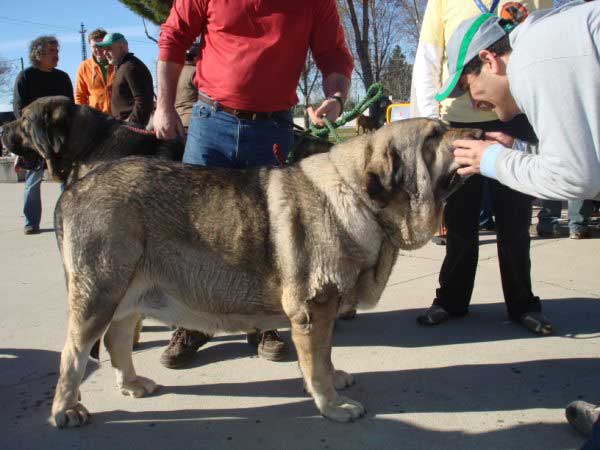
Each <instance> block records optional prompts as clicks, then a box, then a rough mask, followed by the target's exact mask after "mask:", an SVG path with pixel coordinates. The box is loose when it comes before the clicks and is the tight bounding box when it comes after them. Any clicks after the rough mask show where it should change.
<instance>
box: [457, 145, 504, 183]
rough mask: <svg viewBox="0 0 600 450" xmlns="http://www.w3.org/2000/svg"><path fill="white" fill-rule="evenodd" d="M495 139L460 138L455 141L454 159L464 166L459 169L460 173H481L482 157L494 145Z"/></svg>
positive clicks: (464, 174)
mask: <svg viewBox="0 0 600 450" xmlns="http://www.w3.org/2000/svg"><path fill="white" fill-rule="evenodd" d="M494 144H496V142H494V141H475V140H471V139H469V140H467V139H459V140H457V141H454V142H453V143H452V145H454V148H455V150H454V160H455V161H456V162H457V163H458V164H460V165H461V166H463V167H462V168H460V169H458V174H459V175H461V176H467V175H475V174H479V173H481V170H480V166H481V159H482V158H483V154H484V153H485V150H486V149H487V148H488V147H489V146H490V145H494Z"/></svg>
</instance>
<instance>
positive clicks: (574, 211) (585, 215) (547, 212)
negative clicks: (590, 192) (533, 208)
mask: <svg viewBox="0 0 600 450" xmlns="http://www.w3.org/2000/svg"><path fill="white" fill-rule="evenodd" d="M568 206H569V208H568V211H569V232H571V233H576V232H580V231H583V230H585V228H586V227H587V226H588V224H589V221H590V215H591V214H592V211H593V209H594V202H593V201H592V200H569V202H568ZM561 210H562V204H561V202H560V201H558V200H542V208H541V209H540V212H539V213H538V229H541V230H542V231H548V232H550V231H552V229H553V227H554V226H555V225H558V221H559V219H560V212H561Z"/></svg>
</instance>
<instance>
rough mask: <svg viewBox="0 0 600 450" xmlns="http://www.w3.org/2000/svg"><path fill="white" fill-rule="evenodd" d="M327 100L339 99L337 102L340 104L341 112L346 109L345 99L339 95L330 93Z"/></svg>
mask: <svg viewBox="0 0 600 450" xmlns="http://www.w3.org/2000/svg"><path fill="white" fill-rule="evenodd" d="M327 100H337V102H338V103H339V104H340V114H341V113H342V112H343V111H344V99H343V98H342V97H340V96H339V95H330V96H329V97H327Z"/></svg>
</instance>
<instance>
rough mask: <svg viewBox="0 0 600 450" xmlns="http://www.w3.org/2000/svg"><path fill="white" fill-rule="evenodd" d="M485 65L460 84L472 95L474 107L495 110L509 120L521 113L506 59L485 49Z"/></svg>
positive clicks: (483, 57) (505, 119) (466, 76)
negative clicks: (513, 94) (507, 73)
mask: <svg viewBox="0 0 600 450" xmlns="http://www.w3.org/2000/svg"><path fill="white" fill-rule="evenodd" d="M483 52H485V54H484V55H483V56H482V54H481V53H480V56H482V59H483V61H484V62H483V65H482V67H481V72H480V73H479V74H474V73H469V74H466V75H463V76H462V77H461V78H460V81H459V83H460V86H461V88H462V89H463V90H464V91H465V92H468V93H469V95H470V96H471V102H472V105H473V108H475V109H478V110H480V111H494V112H495V113H496V115H497V116H498V118H499V119H500V120H502V121H503V122H507V121H509V120H511V119H512V118H513V117H515V116H516V115H517V114H519V112H520V111H519V108H518V107H517V105H516V103H515V100H514V98H513V96H512V94H511V93H510V89H509V84H508V77H507V76H506V61H505V59H504V58H502V57H498V56H496V55H495V54H493V53H490V52H488V51H486V50H484V51H483Z"/></svg>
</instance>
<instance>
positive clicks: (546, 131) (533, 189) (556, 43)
mask: <svg viewBox="0 0 600 450" xmlns="http://www.w3.org/2000/svg"><path fill="white" fill-rule="evenodd" d="M513 29H514V30H513ZM599 45H600V2H598V1H591V2H583V1H574V2H571V3H568V4H566V5H565V6H563V7H562V8H558V9H554V10H545V11H539V12H534V13H532V14H531V15H530V16H529V17H528V18H527V20H526V21H525V22H523V23H522V24H521V25H519V26H516V27H515V26H513V25H512V24H510V23H507V22H504V21H503V20H502V19H500V18H498V17H497V16H487V15H485V14H483V15H481V16H479V17H476V18H473V19H469V20H467V21H465V22H463V23H462V24H461V25H460V26H459V27H458V29H457V30H456V31H455V33H454V34H453V36H452V38H451V39H450V41H449V43H448V47H447V49H446V53H447V55H448V66H449V72H450V77H449V78H448V81H447V82H446V84H445V85H444V86H443V87H442V89H441V90H440V92H439V93H438V95H437V96H436V99H437V100H438V101H441V100H442V99H444V98H446V97H454V96H457V95H461V94H462V93H464V92H467V91H468V92H469V93H470V95H471V99H472V103H473V106H474V107H475V108H478V109H488V110H489V109H492V110H494V111H495V112H496V114H497V115H498V117H499V118H500V120H503V121H505V120H510V119H511V118H512V117H514V116H515V115H517V114H519V113H524V114H525V115H526V116H527V118H528V119H529V121H530V122H531V124H532V126H533V128H534V130H535V132H536V134H537V136H538V137H539V140H540V142H539V147H538V151H537V153H536V154H532V153H527V152H523V151H519V148H520V143H519V142H515V141H514V140H513V139H511V138H509V137H508V136H506V135H503V134H501V133H487V134H486V136H487V140H486V141H471V140H459V141H456V142H455V147H456V151H455V157H456V160H457V162H459V163H460V164H462V165H464V167H463V168H462V169H460V170H459V173H460V174H461V175H469V174H474V173H481V174H482V175H485V176H487V177H490V178H494V179H497V180H498V181H500V182H501V183H502V184H505V185H507V186H509V187H510V188H512V189H515V190H518V191H521V192H524V193H526V194H530V195H532V196H534V197H539V198H545V199H557V200H558V199H600V61H599V54H600V53H599V50H600V49H599V48H598V47H599Z"/></svg>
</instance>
